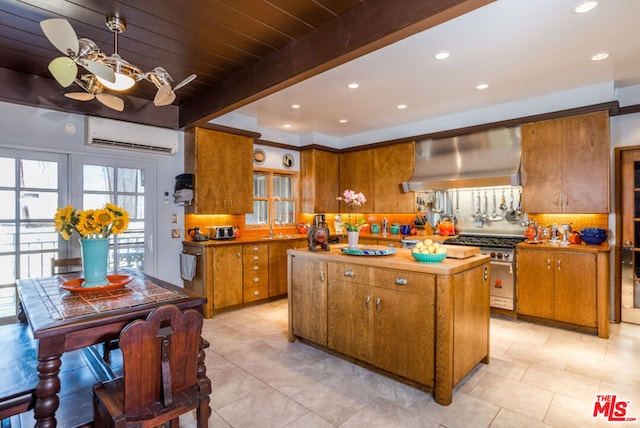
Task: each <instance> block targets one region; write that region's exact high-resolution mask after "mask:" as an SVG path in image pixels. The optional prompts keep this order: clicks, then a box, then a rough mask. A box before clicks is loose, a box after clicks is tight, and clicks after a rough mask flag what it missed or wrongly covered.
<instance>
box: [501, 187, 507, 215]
mask: <svg viewBox="0 0 640 428" xmlns="http://www.w3.org/2000/svg"><path fill="white" fill-rule="evenodd" d="M505 202H506V201H505V199H504V190H502V196H501V197H500V209H501V210H502V211H506V210H507V204H506V203H505Z"/></svg>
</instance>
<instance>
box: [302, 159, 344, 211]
mask: <svg viewBox="0 0 640 428" xmlns="http://www.w3.org/2000/svg"><path fill="white" fill-rule="evenodd" d="M339 167H340V155H338V154H337V153H333V152H328V151H324V150H318V149H309V150H303V151H302V152H300V209H301V211H302V212H303V213H331V212H338V210H339V206H338V200H337V199H336V198H337V197H338V196H339V195H340V193H341V192H340V187H339V185H340V173H339V171H340V170H339Z"/></svg>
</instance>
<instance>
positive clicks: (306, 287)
mask: <svg viewBox="0 0 640 428" xmlns="http://www.w3.org/2000/svg"><path fill="white" fill-rule="evenodd" d="M287 263H288V265H289V276H290V277H291V278H296V280H295V281H290V282H289V287H290V288H289V302H290V308H291V310H290V311H289V328H290V329H291V332H292V334H295V335H296V336H299V337H303V338H305V339H308V340H310V341H312V342H315V343H317V344H319V345H322V346H327V263H326V262H324V261H321V260H308V259H298V258H291V257H289V259H288V262H287Z"/></svg>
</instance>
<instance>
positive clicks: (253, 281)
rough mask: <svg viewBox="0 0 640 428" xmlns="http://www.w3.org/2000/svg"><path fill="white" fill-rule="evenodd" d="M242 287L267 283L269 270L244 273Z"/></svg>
mask: <svg viewBox="0 0 640 428" xmlns="http://www.w3.org/2000/svg"><path fill="white" fill-rule="evenodd" d="M243 284H244V288H253V287H258V286H261V285H262V284H269V272H268V271H262V272H252V273H249V274H246V273H245V275H244V282H243Z"/></svg>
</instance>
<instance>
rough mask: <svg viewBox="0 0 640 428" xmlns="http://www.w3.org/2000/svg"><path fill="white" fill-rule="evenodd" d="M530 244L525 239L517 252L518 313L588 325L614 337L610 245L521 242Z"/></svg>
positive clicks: (576, 324)
mask: <svg viewBox="0 0 640 428" xmlns="http://www.w3.org/2000/svg"><path fill="white" fill-rule="evenodd" d="M526 245H530V244H519V247H518V249H517V255H516V260H517V295H518V316H520V317H521V318H525V317H528V316H531V317H536V318H540V319H543V320H552V321H557V322H560V323H568V324H572V325H575V326H579V327H587V328H588V329H589V330H588V331H593V332H597V334H598V336H600V337H604V338H606V337H608V323H609V295H608V288H609V287H608V283H609V278H608V276H609V269H608V254H609V249H608V247H606V246H605V247H594V248H589V247H588V246H586V247H585V246H575V247H570V248H569V249H565V248H557V247H552V248H549V249H546V248H544V244H543V245H542V246H538V247H536V248H535V249H533V248H526V247H524V248H523V247H521V246H526ZM522 316H524V317H522Z"/></svg>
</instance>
